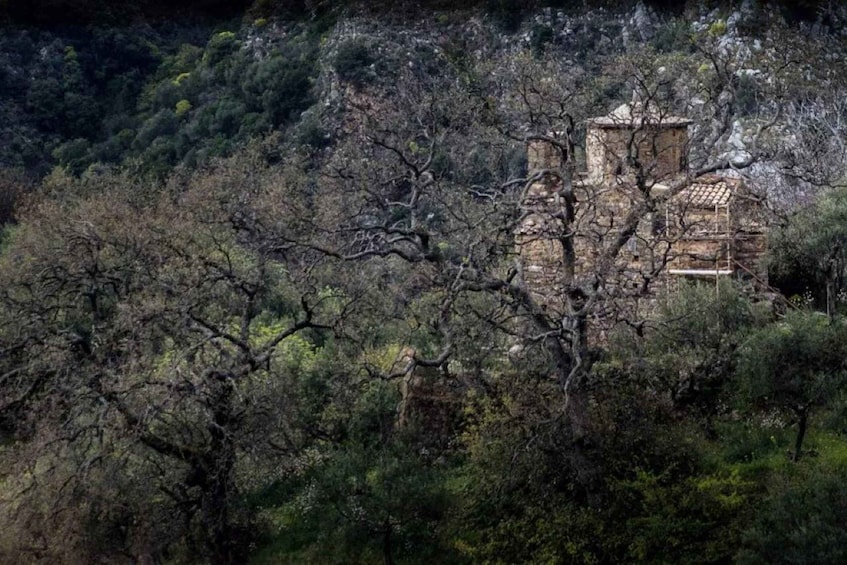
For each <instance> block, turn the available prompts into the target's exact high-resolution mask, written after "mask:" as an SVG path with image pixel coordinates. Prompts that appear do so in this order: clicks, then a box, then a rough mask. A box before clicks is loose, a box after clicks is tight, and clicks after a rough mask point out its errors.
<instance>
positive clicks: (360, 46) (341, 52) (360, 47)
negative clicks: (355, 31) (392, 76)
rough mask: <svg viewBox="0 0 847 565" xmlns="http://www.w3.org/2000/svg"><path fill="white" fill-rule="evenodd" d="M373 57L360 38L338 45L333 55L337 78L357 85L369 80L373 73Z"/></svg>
mask: <svg viewBox="0 0 847 565" xmlns="http://www.w3.org/2000/svg"><path fill="white" fill-rule="evenodd" d="M374 62H375V59H374V56H373V53H371V50H370V48H369V47H368V45H367V43H365V42H364V41H363V40H361V39H350V40H348V41H346V42H344V43H342V44H341V45H339V47H338V53H336V55H335V61H334V66H335V72H337V73H338V78H340V79H341V80H343V81H347V82H350V83H353V84H355V85H357V86H361V85H364V84H366V83H368V82H371V81H372V80H373V78H374V74H373V72H372V71H371V68H370V67H371V65H372V64H374Z"/></svg>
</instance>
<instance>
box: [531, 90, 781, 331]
mask: <svg viewBox="0 0 847 565" xmlns="http://www.w3.org/2000/svg"><path fill="white" fill-rule="evenodd" d="M690 124H691V121H690V120H687V119H684V118H680V117H676V116H670V115H665V114H663V113H662V112H660V111H659V110H658V109H657V108H655V107H652V106H649V105H642V104H637V103H633V104H624V105H622V106H620V107H619V108H618V109H616V110H615V111H614V112H612V113H610V114H608V115H606V116H603V117H600V118H595V119H592V120H589V121H588V123H587V131H586V143H585V161H586V169H587V170H586V171H584V172H581V173H576V174H574V173H573V172H572V171H571V172H565V163H564V150H563V149H561V148H560V147H557V146H556V145H554V144H552V143H550V142H548V141H532V142H530V143H529V146H528V165H529V169H530V173H531V174H532V173H536V174H538V175H539V176H540V180H538V181H537V182H535V183H534V184H533V185H532V186H530V187H529V189H528V190H527V193H526V196H525V198H524V202H523V206H524V209H525V214H524V218H523V220H522V223H521V225H520V227H519V229H518V230H517V233H516V243H517V246H518V251H519V254H520V258H521V264H522V268H523V277H524V280H525V281H526V282H527V284H528V285H529V287H530V289H531V290H532V291H533V292H534V293H535V294H536V295H538V296H539V297H540V298H541V302H542V304H544V305H545V306H546V307H548V308H557V307H560V306H562V305H563V300H562V298H563V295H562V293H563V292H569V289H573V288H575V287H577V286H579V285H580V284H587V283H590V284H593V285H594V286H597V285H598V284H599V285H600V287H602V288H601V290H602V292H601V293H600V294H602V297H603V300H604V304H603V305H601V307H600V308H599V309H598V310H599V312H600V313H599V314H598V316H600V317H603V316H611V315H612V314H613V313H616V314H619V313H620V312H621V311H623V310H629V311H630V313H632V312H631V311H632V309H633V308H635V309H639V308H641V306H640V304H642V303H646V302H648V301H649V300H652V302H653V303H655V296H656V295H657V294H659V293H660V292H662V291H663V290H667V289H672V288H674V287H675V286H676V285H675V283H676V282H677V281H678V280H679V279H680V278H697V279H706V280H710V281H718V280H720V279H721V278H724V277H735V278H739V279H744V280H748V281H750V282H751V283H752V284H753V285H754V286H758V287H760V288H764V287H766V285H767V271H766V267H765V262H764V261H763V254H764V251H765V246H766V223H765V220H764V215H763V211H764V207H763V206H762V202H761V200H760V199H758V198H757V197H756V196H755V195H754V194H752V193H751V192H750V191H748V190H747V188H746V186H745V185H744V183H743V181H742V180H741V179H740V178H734V177H731V176H720V175H708V176H703V177H698V178H692V177H691V173H690V172H689V170H688V161H687V156H688V153H689V146H688V145H689V136H688V127H689V125H690ZM563 179H569V186H570V187H572V194H573V199H570V200H569V199H568V198H566V193H567V192H568V191H565V190H562V188H563V186H564V185H563V182H564V181H563ZM636 217H637V219H638V223H637V227H635V229H634V230H632V233H631V236H629V237H627V236H626V234H627V233H629V232H627V231H626V229H625V228H626V226H628V225H631V224H632V222H633V218H636ZM621 244H623V245H621ZM616 246H617V247H619V251H615V249H616ZM589 279H591V280H590V281H589ZM604 310H605V313H604Z"/></svg>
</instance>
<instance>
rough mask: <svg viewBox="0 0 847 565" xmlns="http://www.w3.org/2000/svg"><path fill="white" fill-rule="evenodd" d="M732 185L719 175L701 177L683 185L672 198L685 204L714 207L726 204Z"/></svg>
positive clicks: (730, 195)
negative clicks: (685, 185)
mask: <svg viewBox="0 0 847 565" xmlns="http://www.w3.org/2000/svg"><path fill="white" fill-rule="evenodd" d="M732 193H733V187H732V186H731V185H730V183H729V182H727V179H725V178H721V177H701V178H698V179H696V180H695V181H694V182H692V183H691V184H690V185H688V186H687V187H685V188H684V189H683V190H682V191H681V192H680V193H679V194H677V195H676V197H675V198H674V200H676V201H677V202H678V203H680V204H682V205H686V206H696V207H698V208H714V207H715V206H726V205H727V204H729V200H730V199H731V198H732Z"/></svg>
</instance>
